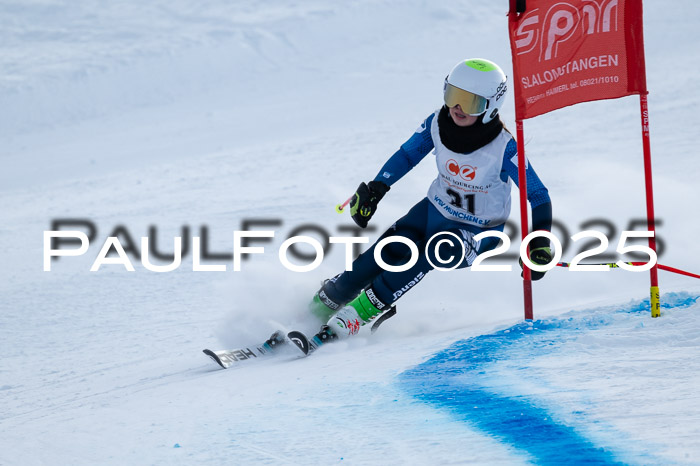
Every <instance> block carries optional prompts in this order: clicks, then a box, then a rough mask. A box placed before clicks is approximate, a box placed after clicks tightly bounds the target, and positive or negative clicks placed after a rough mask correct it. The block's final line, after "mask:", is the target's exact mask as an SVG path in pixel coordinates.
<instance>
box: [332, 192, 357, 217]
mask: <svg viewBox="0 0 700 466" xmlns="http://www.w3.org/2000/svg"><path fill="white" fill-rule="evenodd" d="M353 197H355V195H354V194H353V195H352V196H350V197H349V198H348V200H347V201H345V202H343V203H342V204H338V205H337V206H335V211H336V212H338V213H339V214H342V213H343V209H345V206H346V205H348V204H350V201H352V198H353Z"/></svg>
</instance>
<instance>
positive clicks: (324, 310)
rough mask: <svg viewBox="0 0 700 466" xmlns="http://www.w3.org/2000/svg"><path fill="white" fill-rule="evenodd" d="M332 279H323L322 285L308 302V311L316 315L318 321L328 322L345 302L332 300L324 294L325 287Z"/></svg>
mask: <svg viewBox="0 0 700 466" xmlns="http://www.w3.org/2000/svg"><path fill="white" fill-rule="evenodd" d="M332 281H333V279H330V280H325V281H324V282H323V286H321V288H320V289H319V290H318V291H317V292H316V294H315V295H314V297H313V298H312V299H311V302H310V303H309V311H311V314H313V315H314V316H316V318H317V319H318V320H319V322H328V319H330V318H331V316H332V315H333V314H335V313H336V312H338V311H339V310H340V309H341V308H342V307H343V306H344V305H345V304H346V303H344V302H336V301H333V300H332V299H331V298H329V297H328V295H327V294H326V288H327V286H328V284H329V283H330V282H332Z"/></svg>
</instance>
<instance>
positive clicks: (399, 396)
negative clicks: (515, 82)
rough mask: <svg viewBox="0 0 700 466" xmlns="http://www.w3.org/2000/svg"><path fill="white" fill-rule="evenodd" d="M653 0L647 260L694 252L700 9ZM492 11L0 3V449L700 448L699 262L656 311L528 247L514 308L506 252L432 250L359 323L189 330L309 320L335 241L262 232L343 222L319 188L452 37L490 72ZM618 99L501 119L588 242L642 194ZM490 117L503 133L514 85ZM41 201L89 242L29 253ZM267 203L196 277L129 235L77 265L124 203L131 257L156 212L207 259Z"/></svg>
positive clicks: (344, 456)
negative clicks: (124, 243) (379, 316)
mask: <svg viewBox="0 0 700 466" xmlns="http://www.w3.org/2000/svg"><path fill="white" fill-rule="evenodd" d="M674 6H677V8H668V6H667V5H665V4H663V3H662V2H656V3H647V4H645V41H646V58H647V64H648V83H649V88H650V91H651V94H650V96H649V101H650V111H651V122H650V123H651V138H652V157H653V160H654V175H655V202H656V205H655V207H656V213H657V217H658V218H659V219H660V224H659V228H658V232H659V237H660V239H661V241H662V242H663V244H664V246H665V250H664V253H663V254H662V256H661V258H660V262H661V263H663V264H666V265H671V266H674V267H679V268H681V269H687V270H690V271H694V272H699V270H698V266H697V262H698V258H699V257H700V241H699V239H700V237H699V235H698V233H697V232H698V231H700V220H698V218H697V216H696V215H694V211H695V210H697V209H696V208H695V204H696V203H697V200H698V199H700V191H698V183H697V178H698V176H700V164H698V163H697V157H696V156H695V144H696V142H695V138H696V137H697V135H698V134H697V130H696V128H698V127H700V113H698V112H697V111H696V109H697V107H698V103H700V84H699V83H698V80H697V79H696V76H698V75H699V74H700V57H698V50H697V46H696V44H697V43H698V42H700V36H698V34H700V28H698V27H697V24H696V23H697V20H696V19H695V17H694V16H693V15H691V14H683V15H682V17H679V12H681V11H688V12H692V11H695V10H696V9H697V6H696V4H695V2H693V1H691V0H682V1H679V2H677V3H676V4H674ZM506 9H507V5H506V4H505V3H503V4H498V2H495V3H488V4H486V3H484V4H476V3H475V2H468V1H463V2H455V3H452V4H450V5H449V6H443V5H438V4H434V3H426V2H407V3H405V4H402V5H398V4H397V3H396V2H392V1H368V0H359V1H354V2H348V3H344V4H342V5H340V4H338V5H336V4H334V5H331V4H329V3H327V2H325V1H320V0H319V1H309V2H303V3H299V2H290V1H288V0H271V1H265V2H262V1H256V2H248V3H246V4H241V3H239V2H237V3H232V4H229V3H227V2H221V1H218V0H206V1H193V0H170V1H167V2H165V1H162V0H155V1H149V2H146V3H144V2H136V1H132V0H129V1H123V2H117V3H114V4H105V3H104V2H97V1H93V0H85V1H81V2H72V1H70V2H69V1H67V0H27V1H22V2H16V1H11V2H4V3H2V4H0V69H2V70H3V73H2V76H0V107H1V108H2V111H0V166H1V167H2V170H0V218H1V219H2V221H1V222H0V298H1V299H0V354H2V362H1V364H0V464H2V465H5V464H7V465H22V466H25V465H43V464H300V463H303V464H334V463H349V464H382V465H384V464H397V465H398V464H489V465H492V464H524V463H533V462H534V463H541V464H547V463H549V464H560V463H561V462H562V461H569V462H583V461H587V462H588V463H599V464H610V463H615V462H623V463H629V464H673V463H677V464H698V463H700V443H699V442H698V440H697V439H698V438H700V411H698V406H700V402H699V400H698V395H697V393H696V392H697V388H696V387H698V386H700V380H699V375H698V374H700V366H699V365H698V362H697V361H700V354H699V350H698V349H699V348H700V341H699V340H698V336H697V335H699V334H700V317H698V316H699V315H700V314H699V313H698V311H699V310H700V309H699V308H698V306H699V305H698V304H697V296H698V295H700V285H699V284H698V282H697V280H693V279H690V278H686V277H680V276H676V275H672V274H667V273H661V274H660V281H661V290H662V292H663V293H664V294H663V295H662V303H663V304H664V306H665V307H664V315H663V316H662V318H660V319H651V318H649V316H648V311H647V310H646V306H647V305H648V302H647V301H640V299H641V298H643V296H645V295H646V292H647V290H648V275H647V274H643V273H638V274H636V273H626V272H624V271H621V270H615V271H610V272H608V273H592V274H588V273H585V274H573V273H571V272H569V271H567V270H553V271H551V272H549V273H548V274H547V276H546V277H545V279H543V280H542V281H540V282H537V283H536V284H535V285H534V296H535V309H536V317H537V318H538V320H537V321H535V322H533V323H532V324H523V323H521V319H522V310H521V307H522V304H521V293H522V285H521V280H520V277H519V272H518V271H513V272H512V273H498V274H490V273H481V274H479V273H471V272H470V271H458V272H454V273H450V274H440V273H431V274H430V275H428V277H426V278H425V279H424V280H423V281H422V283H421V285H420V288H419V290H417V291H413V292H411V293H408V294H407V295H406V296H404V297H402V299H401V301H400V302H399V313H398V315H397V316H396V317H395V318H393V319H391V320H389V321H388V322H387V323H386V324H384V325H383V326H382V329H381V331H380V332H378V333H377V334H375V335H373V336H372V337H371V338H370V337H369V336H368V335H366V334H365V333H363V334H361V335H360V336H359V337H358V338H356V339H355V340H352V341H348V342H342V343H336V344H333V345H329V346H328V347H324V348H322V349H321V350H320V351H319V352H318V353H317V354H315V355H314V356H313V357H311V358H307V359H299V360H289V358H286V359H285V358H275V359H273V360H269V361H263V362H260V363H252V364H247V365H246V364H244V365H242V366H241V367H237V368H234V369H229V370H226V371H222V370H220V369H219V368H218V366H216V365H214V364H213V363H212V362H211V361H210V360H209V359H208V358H207V357H206V356H204V355H202V353H201V350H202V348H204V347H210V348H212V349H218V348H231V347H240V346H244V345H249V344H257V343H260V342H261V341H262V340H263V339H264V338H266V337H267V336H268V335H269V334H271V333H272V332H273V331H274V330H276V329H277V328H279V327H285V328H289V329H292V328H298V329H301V330H304V331H306V332H311V331H313V330H314V326H315V324H313V323H312V322H310V321H309V319H308V316H307V315H306V312H305V311H304V307H305V304H306V302H307V301H308V299H309V297H310V296H311V295H312V294H313V292H314V291H316V289H317V287H318V283H319V281H320V280H321V279H322V278H324V277H328V276H331V275H333V274H335V273H337V272H338V271H339V269H340V268H341V267H342V264H343V260H344V257H343V254H342V251H341V250H340V249H338V248H337V247H336V248H334V249H333V251H331V252H330V253H329V254H328V255H327V257H326V260H325V261H324V263H323V264H322V265H321V267H320V268H319V269H318V270H316V271H314V272H311V273H306V274H296V273H292V272H289V271H286V270H284V269H283V268H282V266H281V265H280V264H279V261H278V259H277V254H276V253H277V249H278V248H279V246H280V244H281V243H282V241H283V240H284V239H285V238H286V237H287V236H288V235H289V234H290V233H291V232H292V231H293V230H294V229H295V227H298V226H300V225H304V224H309V223H311V224H314V225H319V226H321V227H322V228H324V229H325V230H326V231H327V232H328V233H329V234H331V235H343V233H342V232H341V228H342V227H344V226H348V225H351V224H352V223H351V221H350V219H349V218H348V217H344V216H338V215H337V214H336V213H335V212H334V211H333V206H334V205H335V204H336V203H337V202H340V201H343V200H344V199H346V198H347V196H348V195H349V194H350V193H352V192H353V190H354V189H355V187H356V186H357V184H358V183H359V182H360V181H362V180H365V181H366V180H368V179H371V178H372V177H374V175H375V174H376V172H377V171H378V170H379V168H380V167H381V165H382V164H383V163H384V161H385V160H386V158H387V157H388V156H389V155H390V154H391V153H393V152H394V151H395V150H396V149H397V148H398V147H399V145H400V144H401V143H402V142H404V141H405V140H406V139H407V138H408V137H409V136H410V135H411V133H412V131H413V130H414V128H416V127H418V126H419V124H420V123H421V122H422V120H423V118H425V117H426V116H427V115H428V114H429V113H431V112H432V111H434V109H435V108H436V107H438V106H439V105H440V103H441V98H442V95H441V91H442V80H443V79H444V76H445V73H446V72H447V71H448V70H449V69H450V68H451V67H452V66H453V65H454V62H455V61H456V60H458V59H461V58H466V57H467V56H483V57H486V58H490V59H493V60H494V61H496V62H498V63H500V64H502V66H503V67H504V69H505V70H506V72H507V74H508V75H509V76H512V72H511V70H510V66H511V65H510V49H509V45H508V38H507V34H506V17H505V10H506ZM679 64H680V65H679ZM679 66H680V67H682V71H678V70H677V69H676V67H679ZM638 111H639V106H638V101H637V99H636V98H633V97H628V98H624V99H618V100H614V101H601V102H594V103H587V104H582V105H578V106H575V107H570V108H566V109H562V110H560V111H557V112H554V113H552V114H549V115H543V116H541V117H538V118H535V119H533V120H528V121H527V122H526V124H525V134H526V144H527V146H526V148H527V153H528V157H529V158H530V161H531V162H532V164H533V166H535V167H536V169H537V171H538V173H539V175H540V177H541V178H542V179H543V180H544V182H545V183H546V184H547V186H548V188H549V190H550V194H551V195H552V199H553V206H554V213H555V217H556V218H557V219H558V220H559V221H560V222H562V224H564V225H565V226H566V227H567V228H568V229H569V234H574V233H576V232H578V231H581V230H582V229H584V227H585V226H586V222H590V221H591V220H592V219H598V220H600V219H603V220H609V221H610V222H612V224H613V225H614V227H615V229H616V231H615V232H606V233H607V234H609V236H610V244H611V247H610V251H612V250H614V249H615V246H616V244H617V237H618V236H619V232H620V231H621V230H624V229H627V226H628V225H629V223H630V221H632V220H634V219H638V218H643V217H644V200H643V195H642V193H643V176H642V166H641V144H640V139H639V134H640V129H639V115H638ZM503 118H504V121H505V122H506V125H507V126H508V127H510V128H514V127H515V125H514V122H513V119H514V116H513V105H512V100H511V101H510V102H508V103H506V105H505V106H504V108H503ZM679 122H681V124H679ZM433 163H434V162H433V161H432V160H431V158H430V156H428V157H426V160H425V161H423V162H422V163H421V164H420V165H419V166H417V167H416V168H415V169H414V170H413V171H412V172H411V173H409V174H408V175H407V176H406V177H405V178H404V179H403V180H401V182H399V183H398V184H396V185H394V186H393V187H392V190H391V192H390V193H389V194H388V195H387V197H386V199H385V200H384V201H382V204H381V207H380V210H379V211H378V213H377V215H376V216H375V218H374V219H373V226H375V227H376V229H375V230H373V231H371V232H368V235H367V236H369V237H370V240H373V239H374V238H376V236H378V235H379V234H380V233H381V232H382V231H383V229H385V228H387V227H388V226H389V225H391V223H392V222H393V221H394V220H395V219H396V218H398V217H399V216H401V215H403V214H404V213H405V212H406V210H407V209H408V208H409V207H410V206H411V205H413V203H415V202H417V201H418V200H420V199H421V198H422V197H423V196H424V193H425V191H426V190H427V187H428V185H429V183H430V181H431V180H432V178H433V177H434V176H435V175H434V172H435V168H434V165H433ZM514 195H517V191H515V190H514ZM516 217H517V215H516V213H515V210H514V214H513V215H512V216H511V218H516ZM58 218H74V219H76V218H77V219H87V220H90V221H91V222H92V223H93V224H94V225H95V226H96V228H97V232H96V238H95V239H94V241H92V243H91V245H90V248H89V250H88V253H86V254H85V255H84V256H83V257H80V258H61V259H59V260H55V261H53V262H52V271H51V272H43V271H42V264H43V256H42V248H43V243H42V232H43V231H45V230H48V229H49V228H50V225H51V221H52V220H53V219H58ZM270 218H272V219H278V220H279V221H280V223H281V225H280V226H279V227H275V228H273V229H274V231H275V238H274V239H273V241H272V242H270V243H268V244H266V245H265V253H264V254H260V255H255V256H254V257H252V258H251V259H249V260H247V261H244V264H243V270H242V271H241V272H235V273H234V272H232V271H231V269H232V263H230V261H226V260H221V261H214V263H220V264H225V265H226V266H227V268H228V271H227V272H225V273H195V272H193V271H192V254H191V251H190V252H189V253H188V254H184V257H183V261H182V265H181V266H180V268H179V269H177V270H176V271H174V272H171V273H166V274H157V273H152V272H149V271H147V270H145V269H144V267H143V266H142V265H141V264H140V261H139V259H138V257H134V256H131V255H130V256H129V257H130V260H131V261H132V262H133V263H134V266H135V268H136V271H135V272H126V271H125V270H124V269H123V267H122V266H115V265H105V266H103V267H102V268H101V269H100V271H99V272H96V273H90V272H89V269H90V266H91V265H92V262H93V260H94V259H95V257H96V256H97V254H98V252H99V250H100V247H101V246H102V244H103V243H104V241H105V239H106V238H107V236H108V235H110V234H111V233H112V232H113V231H114V230H115V229H116V228H117V227H119V226H122V227H124V228H125V229H126V231H127V232H128V234H129V235H130V237H131V238H130V239H131V240H133V243H134V248H135V249H136V250H137V251H140V249H141V248H140V241H139V240H140V237H142V236H146V235H148V231H149V227H150V226H154V227H155V228H156V233H157V234H156V235H155V236H156V237H155V238H151V241H154V240H157V249H158V250H159V251H161V252H163V253H168V252H172V248H173V243H172V238H173V237H174V236H177V235H181V236H183V237H184V238H183V241H185V242H187V241H188V240H189V237H190V236H195V235H200V236H203V233H202V231H201V229H200V228H201V227H202V226H206V227H208V228H209V230H208V231H209V233H208V238H209V251H210V252H215V253H224V252H230V251H231V248H232V244H233V233H232V232H233V231H234V230H237V229H242V228H243V226H242V225H243V222H244V221H245V220H247V219H270ZM588 227H592V228H598V229H600V228H604V227H603V226H601V224H600V222H598V223H597V224H595V223H594V224H593V225H590V224H589V225H588ZM255 229H263V227H256V228H255ZM559 233H561V232H559ZM120 239H121V240H125V239H126V238H125V236H124V229H123V230H122V233H121V234H120ZM517 246H518V245H517V244H515V242H514V244H513V247H512V250H515V249H516V248H517ZM577 247H578V245H570V247H569V249H568V251H567V253H566V255H565V259H570V258H571V257H573V255H574V254H576V252H578V251H577ZM516 268H517V266H516ZM494 412H495V413H496V414H495V415H494ZM513 417H515V419H516V420H515V421H514V422H511V421H512V419H513ZM523 419H526V420H527V421H526V422H523ZM524 424H525V425H524Z"/></svg>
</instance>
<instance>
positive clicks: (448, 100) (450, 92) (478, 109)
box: [445, 82, 488, 115]
mask: <svg viewBox="0 0 700 466" xmlns="http://www.w3.org/2000/svg"><path fill="white" fill-rule="evenodd" d="M445 104H447V106H448V107H450V108H452V107H454V106H456V105H459V106H460V107H461V109H462V111H463V112H464V113H466V114H467V115H481V114H482V113H484V112H485V111H486V108H487V107H488V99H487V98H486V97H482V96H480V95H476V94H474V93H472V92H469V91H465V90H463V89H460V88H458V87H455V86H453V85H452V84H449V83H447V82H446V83H445Z"/></svg>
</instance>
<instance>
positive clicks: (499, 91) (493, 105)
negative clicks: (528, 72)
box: [443, 58, 508, 123]
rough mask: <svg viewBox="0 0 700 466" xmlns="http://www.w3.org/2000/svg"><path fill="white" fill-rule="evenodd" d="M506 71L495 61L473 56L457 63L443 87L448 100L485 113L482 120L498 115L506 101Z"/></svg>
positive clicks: (469, 110) (473, 112)
mask: <svg viewBox="0 0 700 466" xmlns="http://www.w3.org/2000/svg"><path fill="white" fill-rule="evenodd" d="M506 81H507V78H506V75H505V73H503V70H502V69H501V68H500V67H499V66H498V65H497V64H495V63H494V62H492V61H489V60H485V59H483V58H470V59H468V60H463V61H461V62H459V63H457V64H456V65H455V67H454V68H452V71H450V74H448V75H447V77H446V78H445V87H444V89H443V92H444V96H445V104H446V105H447V106H448V107H454V106H455V105H458V104H459V106H460V107H461V108H462V111H463V112H464V113H467V114H469V115H474V116H477V115H481V114H482V113H483V114H484V119H483V123H488V122H489V121H491V120H493V119H494V118H496V115H498V109H500V108H501V105H503V101H504V100H505V96H506V90H507V89H508V87H507V86H506Z"/></svg>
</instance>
